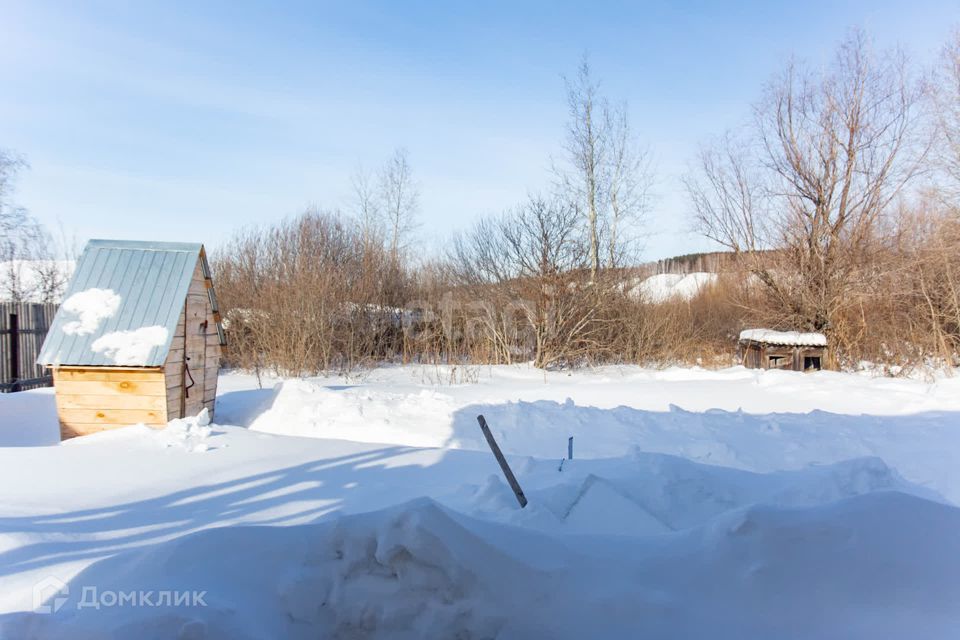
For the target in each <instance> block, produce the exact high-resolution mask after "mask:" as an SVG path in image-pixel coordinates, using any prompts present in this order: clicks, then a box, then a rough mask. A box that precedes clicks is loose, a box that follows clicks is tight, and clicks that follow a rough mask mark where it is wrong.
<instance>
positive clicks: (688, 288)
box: [628, 272, 718, 303]
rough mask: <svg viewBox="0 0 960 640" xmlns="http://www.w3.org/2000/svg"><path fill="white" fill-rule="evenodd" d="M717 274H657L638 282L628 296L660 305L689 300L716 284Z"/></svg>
mask: <svg viewBox="0 0 960 640" xmlns="http://www.w3.org/2000/svg"><path fill="white" fill-rule="evenodd" d="M717 277H718V276H717V274H715V273H705V272H695V273H688V274H686V275H681V274H677V273H659V274H656V275H653V276H650V277H649V278H645V279H644V280H642V281H640V282H639V283H638V284H637V285H636V286H634V287H633V288H632V289H630V290H629V292H628V295H630V296H631V297H633V298H639V299H641V300H643V301H644V302H650V303H662V302H668V301H670V300H691V299H693V298H694V297H696V296H697V294H699V293H700V291H701V290H703V289H704V288H706V287H709V286H711V285H713V284H714V283H716V282H717Z"/></svg>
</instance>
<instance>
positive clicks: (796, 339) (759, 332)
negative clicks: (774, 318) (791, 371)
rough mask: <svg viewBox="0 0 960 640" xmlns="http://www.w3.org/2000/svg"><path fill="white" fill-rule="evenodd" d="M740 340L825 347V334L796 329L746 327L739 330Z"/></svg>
mask: <svg viewBox="0 0 960 640" xmlns="http://www.w3.org/2000/svg"><path fill="white" fill-rule="evenodd" d="M740 339H741V340H752V341H754V342H763V343H764V344H782V345H789V346H792V347H825V346H827V336H825V335H823V334H822V333H800V332H798V331H773V330H772V329H746V330H744V331H741V332H740Z"/></svg>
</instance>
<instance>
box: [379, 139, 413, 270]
mask: <svg viewBox="0 0 960 640" xmlns="http://www.w3.org/2000/svg"><path fill="white" fill-rule="evenodd" d="M379 186H380V211H381V215H382V216H383V218H384V222H385V227H386V230H387V233H388V251H389V253H390V256H391V257H392V259H393V260H394V261H395V262H396V261H398V260H399V255H400V252H401V250H402V249H403V248H404V242H405V241H406V237H407V236H408V235H409V234H410V232H411V231H413V230H414V229H415V228H416V226H417V223H416V216H417V210H418V208H419V206H420V190H419V187H418V186H417V184H416V182H415V181H414V179H413V169H412V167H411V166H410V159H409V154H408V153H407V150H406V149H402V148H401V149H397V150H396V151H394V153H393V155H392V156H391V157H390V159H389V160H388V161H387V163H386V164H385V165H384V166H383V168H382V169H381V170H380V174H379Z"/></svg>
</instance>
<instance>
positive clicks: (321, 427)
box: [250, 380, 453, 447]
mask: <svg viewBox="0 0 960 640" xmlns="http://www.w3.org/2000/svg"><path fill="white" fill-rule="evenodd" d="M452 413H453V402H452V398H451V397H450V396H449V395H447V394H444V393H441V392H439V391H436V390H433V389H422V390H420V391H418V392H416V393H409V394H406V393H395V392H392V391H381V390H372V389H365V388H362V387H357V388H348V389H341V388H331V387H327V386H323V385H320V384H316V383H313V382H310V381H306V380H285V381H283V382H280V383H278V384H277V385H276V386H275V387H274V394H273V400H272V402H271V404H270V408H269V409H267V410H265V411H263V412H262V413H261V414H260V415H259V416H257V417H256V418H255V419H254V420H253V421H252V422H251V423H250V429H251V430H253V431H263V432H266V433H276V434H283V435H291V436H308V437H314V438H336V439H343V440H353V441H355V442H377V443H400V444H404V445H408V446H414V447H436V446H442V445H443V443H444V442H445V441H446V440H447V439H448V438H449V437H450V436H451V430H450V427H449V421H450V419H451V416H452ZM428 417H429V418H430V419H427V418H428ZM431 420H434V421H436V420H443V421H446V422H447V426H446V427H439V428H438V427H437V426H435V425H436V422H431Z"/></svg>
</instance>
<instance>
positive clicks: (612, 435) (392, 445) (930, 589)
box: [0, 366, 960, 640]
mask: <svg viewBox="0 0 960 640" xmlns="http://www.w3.org/2000/svg"><path fill="white" fill-rule="evenodd" d="M464 379H469V380H470V382H467V383H461V384H450V381H451V380H455V381H462V380H464ZM263 382H264V388H262V389H261V388H258V384H257V380H256V379H255V378H254V377H252V376H247V375H239V374H229V373H228V374H224V375H221V378H220V387H219V396H218V404H217V413H216V419H215V423H214V424H211V425H204V424H202V422H203V421H202V420H201V421H197V420H196V419H193V420H189V421H174V422H173V423H171V424H170V425H169V426H168V427H167V428H166V429H164V430H158V431H154V430H151V429H148V428H146V427H144V426H142V425H141V426H131V427H127V428H123V429H118V430H115V431H111V432H107V433H103V434H98V435H95V436H88V437H84V438H78V439H74V440H71V441H68V442H66V443H63V444H62V445H58V444H57V440H58V431H57V423H56V413H55V409H54V404H53V395H52V390H50V389H44V390H38V391H31V392H23V393H18V394H10V395H3V396H0V638H2V639H4V640H6V639H8V638H9V639H16V640H21V639H28V638H71V639H83V638H91V639H92V638H98V639H99V638H118V639H119V638H137V639H141V638H180V639H184V640H186V639H201V638H210V639H213V638H216V639H231V640H234V639H248V638H249V639H253V638H258V639H259V638H464V639H465V638H493V637H498V638H541V637H543V638H628V637H630V638H632V637H638V638H640V637H642V638H710V639H715V638H731V639H733V638H818V639H822V638H838V639H839V638H844V639H846V638H910V639H915V638H960V508H958V505H960V377H942V378H939V379H937V380H936V381H934V382H924V381H919V380H900V379H897V380H894V379H886V378H871V377H867V376H863V375H854V374H841V373H833V372H819V373H815V374H800V373H793V372H781V371H772V372H760V371H748V370H745V369H742V368H731V369H726V370H722V371H706V370H699V369H667V370H664V371H653V370H644V369H640V368H636V367H623V368H603V369H599V370H592V371H581V372H576V373H573V374H567V373H563V372H551V373H547V374H544V372H542V371H538V370H535V369H532V368H529V367H527V366H515V367H493V368H490V367H483V368H475V369H469V370H467V371H462V370H461V371H453V372H451V371H450V370H449V369H445V368H444V369H440V368H435V367H394V368H385V369H379V370H376V371H374V372H372V373H370V374H368V375H366V376H364V377H362V378H360V379H357V380H345V379H343V378H315V379H309V380H286V381H278V380H264V381H263ZM478 414H483V415H484V416H485V417H486V419H487V421H488V423H489V424H490V426H491V428H492V430H493V433H494V435H495V436H496V438H497V440H498V442H499V444H500V446H501V448H502V449H503V451H504V452H505V453H506V454H507V457H508V459H509V461H510V464H511V466H512V467H513V470H514V471H515V472H516V475H517V477H518V479H519V481H520V484H521V485H522V486H523V489H524V491H525V493H526V496H527V498H528V499H529V505H528V506H527V507H526V508H525V509H522V510H521V509H520V508H519V505H518V504H517V502H516V500H515V498H514V496H513V493H512V492H511V491H510V489H509V487H508V485H507V484H506V482H505V481H504V479H503V477H502V475H501V473H500V470H499V467H498V466H497V464H496V462H495V460H494V458H493V456H492V455H491V453H490V450H489V449H488V447H487V445H486V442H485V441H484V439H483V436H482V434H481V432H480V429H479V427H478V426H477V421H476V416H477V415H478ZM569 436H573V437H574V459H573V460H565V461H563V463H562V464H561V459H562V458H563V457H565V456H566V452H567V438H568V437H569ZM238 525H245V526H238ZM251 525H253V526H251ZM57 580H59V581H62V582H63V583H67V588H66V589H63V590H62V591H60V592H57V586H59V584H60V583H58V582H56V581H57ZM38 584H39V585H41V587H46V588H45V589H40V590H39V595H37V594H35V593H34V592H35V586H36V585H38ZM51 584H52V585H54V586H53V587H52V588H51V587H50V585H51ZM93 590H96V593H97V597H96V599H92V598H91V594H92V593H93V592H94V591H93ZM162 592H166V593H167V595H168V596H169V595H170V594H171V593H172V594H183V593H188V592H189V593H191V594H197V593H199V594H201V597H200V602H199V603H187V604H184V603H183V602H182V601H181V602H180V604H179V605H178V606H170V604H169V603H168V602H166V601H165V600H163V599H162V598H161V597H160V596H159V594H160V593H162ZM131 593H132V594H135V595H136V596H137V599H136V600H135V601H134V600H131V599H127V598H125V597H121V598H118V597H117V595H118V594H120V595H121V596H129V594H131ZM144 594H149V595H147V596H146V597H144ZM35 596H36V597H35ZM158 600H159V601H160V602H158ZM94 602H95V603H96V604H97V605H98V606H97V607H94V606H85V605H89V604H92V603H94ZM38 606H39V607H41V608H42V607H46V608H47V609H48V610H54V609H56V611H55V612H51V613H44V612H37V611H39V610H35V608H36V607H38Z"/></svg>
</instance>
